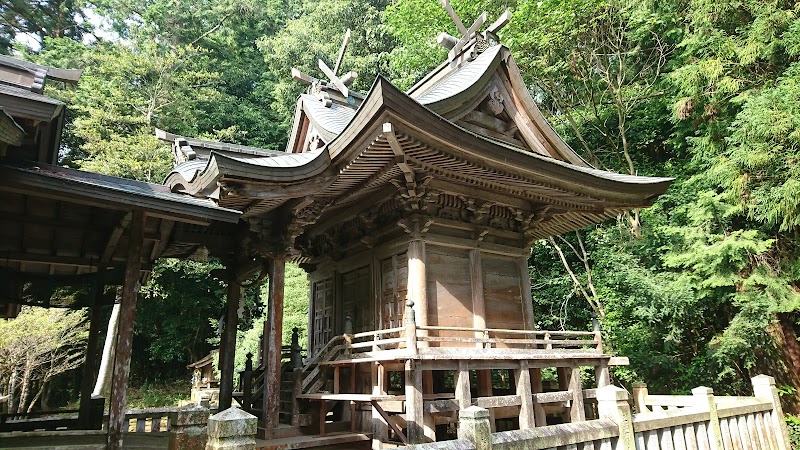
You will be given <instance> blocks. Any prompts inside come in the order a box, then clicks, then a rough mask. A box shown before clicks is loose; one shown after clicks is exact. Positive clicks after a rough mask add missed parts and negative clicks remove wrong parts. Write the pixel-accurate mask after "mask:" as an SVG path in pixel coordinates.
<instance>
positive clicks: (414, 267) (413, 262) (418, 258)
mask: <svg viewBox="0 0 800 450" xmlns="http://www.w3.org/2000/svg"><path fill="white" fill-rule="evenodd" d="M408 299H409V300H411V301H413V302H414V306H415V308H414V312H415V313H416V316H417V326H422V327H425V326H428V287H427V279H426V276H425V242H424V241H422V240H419V239H417V240H413V241H411V242H409V243H408ZM422 333H423V334H426V332H422ZM421 344H423V343H421ZM424 344H427V343H424Z"/></svg>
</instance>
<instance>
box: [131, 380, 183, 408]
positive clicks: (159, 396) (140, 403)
mask: <svg viewBox="0 0 800 450" xmlns="http://www.w3.org/2000/svg"><path fill="white" fill-rule="evenodd" d="M191 386H192V381H191V379H190V377H188V376H186V377H183V378H177V379H174V380H168V381H158V382H148V381H145V382H144V383H142V384H141V385H140V386H138V387H128V391H127V396H128V400H127V402H128V409H147V408H174V407H176V406H178V405H179V404H180V402H181V401H183V400H189V394H190V391H191Z"/></svg>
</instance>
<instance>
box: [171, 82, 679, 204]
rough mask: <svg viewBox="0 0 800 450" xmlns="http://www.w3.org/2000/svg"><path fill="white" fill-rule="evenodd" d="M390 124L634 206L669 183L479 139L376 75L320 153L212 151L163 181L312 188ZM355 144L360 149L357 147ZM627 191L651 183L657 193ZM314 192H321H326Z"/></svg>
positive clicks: (187, 186) (199, 187)
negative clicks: (616, 195)
mask: <svg viewBox="0 0 800 450" xmlns="http://www.w3.org/2000/svg"><path fill="white" fill-rule="evenodd" d="M309 103H311V102H310V101H309ZM320 105H321V104H320ZM385 121H397V122H398V125H399V123H400V122H404V123H410V124H411V125H413V126H411V127H410V128H411V129H410V130H409V131H413V132H415V133H420V134H427V135H429V136H431V137H435V139H433V141H434V142H431V144H432V145H434V146H438V147H439V148H440V149H443V148H448V149H450V150H457V152H456V153H459V154H460V155H461V156H464V157H466V158H468V159H470V160H473V161H475V162H479V163H480V164H482V165H488V166H492V167H497V168H502V169H503V170H510V171H512V172H517V173H524V174H526V176H528V177H531V176H532V177H544V178H543V179H544V180H546V181H547V183H550V184H553V183H555V184H559V185H563V186H570V187H572V188H575V187H576V186H577V185H582V186H583V187H584V188H585V189H582V190H593V189H602V190H604V191H608V192H609V193H610V192H612V191H619V192H620V193H622V192H626V193H628V194H632V195H634V197H636V198H639V200H638V203H637V201H634V200H633V199H630V200H631V202H632V204H637V205H641V204H643V203H646V202H645V199H647V198H649V197H651V196H654V195H658V194H660V193H661V192H663V191H664V190H665V189H666V186H667V185H668V184H669V183H670V182H671V180H672V179H671V178H663V177H642V176H634V175H624V174H618V173H612V172H607V171H603V170H600V169H595V168H591V167H588V166H579V165H575V164H571V163H569V162H565V161H561V160H558V159H556V158H553V157H549V156H545V155H542V154H538V153H535V152H532V151H529V150H526V149H523V148H520V147H518V146H514V145H510V144H507V143H504V142H501V141H499V140H497V139H492V138H491V137H486V136H482V135H480V134H478V133H475V132H473V131H470V130H467V129H464V128H462V127H460V126H458V125H456V124H454V123H453V122H452V121H450V120H448V119H446V118H444V117H442V116H441V115H439V114H437V113H436V112H434V111H432V110H431V109H429V108H428V107H426V106H424V105H422V104H420V103H419V102H418V101H416V100H415V99H413V98H411V97H409V96H408V95H407V94H405V93H404V92H402V91H400V90H399V89H397V88H396V87H395V86H393V85H392V84H391V83H389V82H388V81H387V80H385V79H383V78H381V77H379V78H378V79H377V80H376V81H375V83H374V84H373V87H372V89H371V90H370V92H369V93H368V94H367V96H366V99H365V100H364V102H363V103H362V105H361V106H360V108H359V109H358V110H357V112H356V113H355V115H354V116H353V117H352V118H351V119H350V121H349V123H348V125H347V126H346V127H345V128H344V129H343V130H342V132H341V133H339V134H338V135H337V136H336V138H335V139H333V140H332V141H331V142H330V143H328V144H327V145H326V146H325V147H324V148H322V149H320V150H319V151H315V152H308V153H281V154H279V155H276V156H269V157H261V158H242V157H237V156H233V155H225V154H222V153H219V152H215V151H212V152H211V153H210V156H209V159H208V160H207V161H206V162H205V165H203V166H202V169H200V170H199V171H198V168H199V167H201V164H200V163H198V162H196V161H192V162H191V171H189V172H193V173H195V175H194V176H193V177H191V178H186V177H185V174H186V172H187V171H186V170H185V169H184V167H183V166H182V165H181V166H179V167H180V169H178V168H176V170H174V171H173V172H172V173H171V174H170V175H169V176H168V177H167V180H166V183H167V184H168V185H170V186H173V187H174V186H178V185H180V186H181V188H180V190H182V191H184V192H188V193H191V194H193V195H197V194H200V195H202V193H203V192H206V193H207V192H208V191H209V188H215V187H216V185H217V182H218V181H219V180H220V179H221V178H225V179H228V180H232V179H236V178H242V179H243V181H248V180H250V181H254V180H255V181H260V182H272V183H274V184H276V185H277V184H280V185H285V184H286V183H290V184H302V183H310V182H311V183H313V180H311V178H313V177H314V176H317V175H320V174H322V173H323V172H326V173H328V175H329V176H334V177H335V175H334V173H335V172H339V170H341V169H343V168H344V167H345V166H347V165H348V163H350V162H352V158H353V157H354V156H356V153H357V152H358V151H363V145H369V142H363V138H364V137H365V135H366V136H374V135H376V134H380V133H381V131H380V127H381V126H382V125H383V123H384V122H385ZM359 139H361V140H362V142H360V146H354V145H353V144H354V142H353V141H354V140H359ZM357 147H358V148H359V149H362V150H356V148H357ZM201 161H202V160H201ZM182 164H187V163H182ZM268 184H269V183H268ZM318 184H319V183H318ZM626 186H639V187H641V186H651V187H652V190H641V189H639V188H636V189H632V188H631V187H626ZM263 188H264V189H269V187H268V185H263ZM317 193H322V190H320V191H319V192H317ZM288 198H291V197H290V196H287V199H288Z"/></svg>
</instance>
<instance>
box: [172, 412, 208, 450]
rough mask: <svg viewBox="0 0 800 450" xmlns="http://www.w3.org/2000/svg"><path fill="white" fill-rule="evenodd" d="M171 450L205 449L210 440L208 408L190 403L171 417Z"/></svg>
mask: <svg viewBox="0 0 800 450" xmlns="http://www.w3.org/2000/svg"><path fill="white" fill-rule="evenodd" d="M170 421H171V422H172V423H171V424H170V431H169V450H203V449H205V448H206V441H207V440H208V435H207V426H208V408H203V407H202V406H198V405H189V406H185V407H183V408H179V409H178V412H177V413H176V414H175V415H174V416H173V417H170Z"/></svg>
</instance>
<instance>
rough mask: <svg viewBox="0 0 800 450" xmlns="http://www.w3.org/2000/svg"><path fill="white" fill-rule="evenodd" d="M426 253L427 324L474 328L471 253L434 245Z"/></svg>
mask: <svg viewBox="0 0 800 450" xmlns="http://www.w3.org/2000/svg"><path fill="white" fill-rule="evenodd" d="M425 250H426V256H427V264H426V272H427V273H426V278H427V290H428V324H429V325H432V326H441V327H463V326H471V325H472V281H471V278H470V264H469V250H462V249H453V248H445V247H438V246H435V245H427V246H426V249H425ZM464 337H468V336H467V335H465V336H464ZM469 337H471V336H469Z"/></svg>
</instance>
